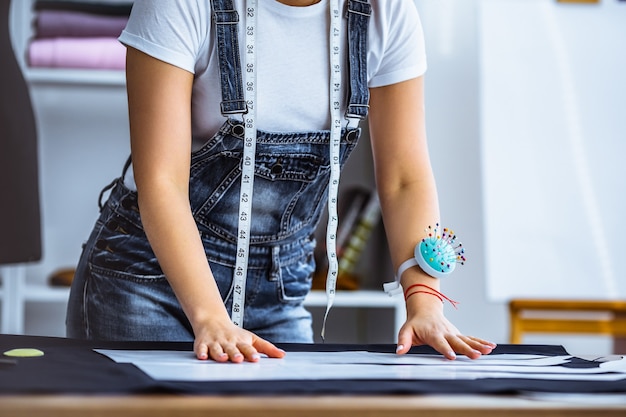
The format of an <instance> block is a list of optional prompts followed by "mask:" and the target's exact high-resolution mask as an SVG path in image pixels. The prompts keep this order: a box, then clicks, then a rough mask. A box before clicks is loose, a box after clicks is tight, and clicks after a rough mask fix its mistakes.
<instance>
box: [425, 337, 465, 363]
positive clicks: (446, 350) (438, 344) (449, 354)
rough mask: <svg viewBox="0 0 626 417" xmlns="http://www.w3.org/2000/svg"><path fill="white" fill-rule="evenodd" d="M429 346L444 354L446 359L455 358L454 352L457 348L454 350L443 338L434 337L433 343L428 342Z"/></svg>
mask: <svg viewBox="0 0 626 417" xmlns="http://www.w3.org/2000/svg"><path fill="white" fill-rule="evenodd" d="M430 346H431V347H432V348H433V349H435V350H436V351H437V352H439V353H441V354H442V355H443V356H445V358H446V359H450V360H454V359H456V352H458V350H455V349H454V348H453V347H452V345H451V344H450V343H449V342H448V340H446V339H445V338H438V339H436V340H435V341H434V342H433V343H430ZM466 346H467V345H466Z"/></svg>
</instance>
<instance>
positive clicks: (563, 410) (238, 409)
mask: <svg viewBox="0 0 626 417" xmlns="http://www.w3.org/2000/svg"><path fill="white" fill-rule="evenodd" d="M570 398H571V397H570ZM589 398H591V397H589ZM600 398H602V397H600ZM419 415H427V416H428V417H452V416H463V417H485V416H486V415H487V416H489V417H565V416H567V417H604V416H606V417H609V416H610V417H618V416H619V417H624V416H625V415H626V403H622V404H620V405H610V404H606V405H598V402H597V401H590V402H589V403H587V404H585V403H584V402H579V401H576V402H569V401H543V400H541V401H537V400H530V399H524V398H520V397H511V396H492V395H489V396H482V395H410V396H304V397H303V396H295V397H294V396H277V397H253V396H175V395H170V394H168V395H146V396H66V395H59V396H30V395H27V396H5V397H1V396H0V417H61V416H63V417H143V416H145V417H171V416H184V417H200V416H202V417H207V416H210V417H235V416H245V417H320V416H324V417H326V416H341V417H378V416H380V417H405V416H406V417H409V416H411V417H415V416H419Z"/></svg>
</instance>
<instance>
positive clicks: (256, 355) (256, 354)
mask: <svg viewBox="0 0 626 417" xmlns="http://www.w3.org/2000/svg"><path fill="white" fill-rule="evenodd" d="M260 358H261V355H259V354H258V353H255V354H254V355H252V359H254V360H257V359H260Z"/></svg>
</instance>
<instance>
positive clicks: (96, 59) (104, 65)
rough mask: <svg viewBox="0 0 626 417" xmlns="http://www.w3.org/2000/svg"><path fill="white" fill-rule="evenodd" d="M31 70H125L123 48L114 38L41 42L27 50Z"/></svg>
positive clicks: (35, 43)
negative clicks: (42, 68) (44, 68)
mask: <svg viewBox="0 0 626 417" xmlns="http://www.w3.org/2000/svg"><path fill="white" fill-rule="evenodd" d="M28 62H29V64H30V66H31V67H46V68H89V69H119V70H121V69H124V68H125V66H126V48H125V47H124V45H122V44H121V43H120V42H119V41H118V40H117V39H116V38H50V39H48V38H41V39H34V40H32V41H31V43H30V45H29V47H28Z"/></svg>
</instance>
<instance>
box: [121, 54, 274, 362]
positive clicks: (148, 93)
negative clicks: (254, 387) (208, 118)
mask: <svg viewBox="0 0 626 417" xmlns="http://www.w3.org/2000/svg"><path fill="white" fill-rule="evenodd" d="M126 68H127V69H126V83H127V92H128V109H129V119H130V137H131V153H132V159H133V170H134V176H135V182H136V184H137V192H138V199H139V210H140V213H141V221H142V223H143V226H144V229H145V231H146V234H147V236H148V240H149V241H150V244H151V246H152V249H153V250H154V253H155V254H156V257H157V259H158V261H159V264H160V266H161V268H162V269H163V272H164V273H165V276H166V277H167V280H168V282H169V283H170V285H171V286H172V288H173V290H174V293H175V294H176V297H177V298H178V300H179V302H180V303H181V306H182V308H183V310H184V312H185V314H186V315H187V318H188V319H189V321H190V323H191V325H192V327H193V331H194V337H195V342H194V352H195V354H196V356H197V357H198V359H207V358H209V357H210V358H212V359H214V360H217V361H226V360H231V361H233V362H240V361H242V360H248V361H255V360H258V357H259V355H258V354H259V353H265V354H267V355H268V356H270V357H282V356H283V355H284V352H283V351H282V350H280V349H278V348H276V347H275V346H274V345H272V344H271V343H269V342H267V341H265V340H263V339H261V338H259V337H257V336H256V335H254V334H253V333H251V332H248V331H246V330H243V329H240V328H238V327H237V326H235V325H234V324H233V323H232V321H231V320H230V317H229V315H228V312H227V311H226V308H225V307H224V303H223V301H222V299H221V296H220V293H219V290H218V288H217V284H216V282H215V279H214V278H213V275H212V273H211V269H210V267H209V263H208V261H207V259H206V255H205V252H204V248H203V245H202V241H201V239H200V235H199V232H198V229H197V226H196V223H195V221H194V219H193V216H192V213H191V208H190V204H189V169H190V161H191V157H190V155H191V91H192V84H193V74H191V73H190V72H188V71H185V70H183V69H180V68H178V67H175V66H173V65H170V64H167V63H165V62H163V61H160V60H157V59H155V58H153V57H150V56H149V55H147V54H145V53H143V52H141V51H139V50H137V49H134V48H132V47H128V49H127V62H126Z"/></svg>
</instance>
